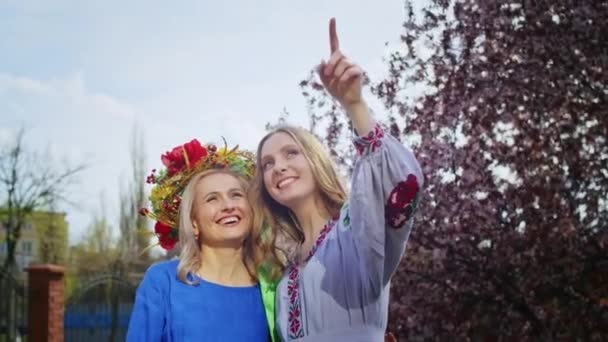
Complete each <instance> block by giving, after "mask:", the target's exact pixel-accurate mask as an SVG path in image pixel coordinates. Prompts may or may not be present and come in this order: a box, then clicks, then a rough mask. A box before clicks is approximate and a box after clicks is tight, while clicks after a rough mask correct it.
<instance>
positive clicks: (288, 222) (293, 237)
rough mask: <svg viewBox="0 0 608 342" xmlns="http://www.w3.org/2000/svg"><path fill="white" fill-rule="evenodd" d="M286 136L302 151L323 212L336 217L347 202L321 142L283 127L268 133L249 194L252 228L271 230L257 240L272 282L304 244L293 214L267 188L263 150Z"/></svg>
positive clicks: (344, 192)
mask: <svg viewBox="0 0 608 342" xmlns="http://www.w3.org/2000/svg"><path fill="white" fill-rule="evenodd" d="M276 133H285V134H287V135H289V136H290V137H291V138H292V139H293V140H294V141H295V143H296V145H297V146H298V147H299V149H300V151H301V153H302V154H303V156H304V158H306V161H307V162H308V165H310V169H311V171H312V175H313V178H314V181H315V183H316V188H317V190H318V195H319V198H320V199H321V201H322V203H321V205H323V206H324V208H323V209H325V210H327V212H328V213H329V214H330V215H331V216H332V217H336V216H338V215H339V213H340V209H341V208H342V206H343V205H344V202H345V201H346V191H345V190H344V186H343V185H342V182H341V181H340V177H339V176H338V172H337V170H336V167H335V166H334V164H333V163H332V161H331V159H330V157H329V154H328V153H327V150H326V149H325V147H324V146H323V145H322V144H321V142H319V140H318V139H317V138H316V137H315V136H314V135H312V134H311V133H310V132H308V131H307V130H305V129H303V128H299V127H292V126H281V127H279V128H276V129H274V130H273V131H271V132H270V133H268V134H267V135H266V136H265V137H264V138H263V139H262V140H261V141H260V143H259V144H258V148H257V156H256V158H257V162H256V170H255V175H254V179H253V181H252V183H251V189H250V192H249V196H250V203H251V207H252V208H253V212H254V219H253V222H254V223H253V225H254V226H258V227H262V226H265V227H268V228H269V229H266V230H265V231H263V236H261V237H260V238H257V239H256V240H258V241H259V245H260V249H261V253H262V254H263V255H264V256H265V258H266V262H268V263H269V264H268V265H269V266H270V267H271V269H270V276H271V278H273V279H276V278H277V277H280V275H281V273H282V271H283V268H284V267H285V264H286V261H288V260H293V258H294V257H295V255H296V254H297V253H298V251H299V250H300V248H301V246H302V243H303V242H304V232H303V231H302V228H301V227H300V225H299V224H298V222H297V219H296V217H295V215H294V214H293V213H292V212H291V210H290V209H289V208H287V207H285V206H283V205H281V204H279V203H278V202H277V201H275V200H274V199H273V198H272V197H271V196H270V194H269V193H268V191H267V190H266V186H265V185H264V166H263V165H262V161H261V158H262V148H263V147H264V144H265V143H266V141H267V140H268V138H270V137H271V136H272V135H274V134H276Z"/></svg>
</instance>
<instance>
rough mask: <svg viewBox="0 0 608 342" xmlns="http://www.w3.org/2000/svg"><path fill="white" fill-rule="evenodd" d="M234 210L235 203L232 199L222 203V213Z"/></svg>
mask: <svg viewBox="0 0 608 342" xmlns="http://www.w3.org/2000/svg"><path fill="white" fill-rule="evenodd" d="M235 208H236V204H235V201H234V200H233V199H230V198H227V199H225V200H223V201H222V211H224V212H231V211H233V210H234V209H235Z"/></svg>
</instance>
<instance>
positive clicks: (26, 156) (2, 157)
mask: <svg viewBox="0 0 608 342" xmlns="http://www.w3.org/2000/svg"><path fill="white" fill-rule="evenodd" d="M24 137H25V129H20V130H19V132H18V133H17V136H16V138H15V140H14V142H13V143H11V144H9V145H8V146H5V147H4V148H2V150H1V151H0V196H2V197H0V203H2V204H1V208H2V209H1V210H2V218H3V219H4V222H3V226H4V229H5V230H6V244H7V256H6V259H5V260H4V265H3V267H4V268H5V269H8V270H11V271H14V266H15V250H16V246H17V243H18V242H19V238H20V237H21V229H22V227H23V226H24V224H25V222H26V219H27V217H28V215H30V214H32V213H33V212H34V211H36V210H41V209H48V208H49V206H50V204H51V203H56V204H58V203H61V202H65V203H69V200H68V196H69V193H70V192H69V190H70V186H71V185H72V184H73V182H74V181H75V177H76V175H77V174H78V173H79V172H81V171H82V170H83V169H84V168H85V166H84V165H77V166H74V167H71V166H66V165H64V166H56V165H55V164H54V163H53V161H52V160H49V159H48V158H47V157H45V156H42V155H39V154H37V153H36V152H34V151H31V150H29V149H28V148H27V147H26V146H25V144H24Z"/></svg>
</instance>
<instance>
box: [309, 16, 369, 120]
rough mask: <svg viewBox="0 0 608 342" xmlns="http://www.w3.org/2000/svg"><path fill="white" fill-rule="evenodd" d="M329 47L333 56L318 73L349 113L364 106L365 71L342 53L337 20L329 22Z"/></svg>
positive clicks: (322, 62) (326, 86) (323, 64)
mask: <svg viewBox="0 0 608 342" xmlns="http://www.w3.org/2000/svg"><path fill="white" fill-rule="evenodd" d="M329 46H330V51H331V56H330V58H329V61H327V63H326V62H325V61H321V64H320V65H319V68H318V72H319V77H320V78H321V82H322V83H323V85H324V86H325V89H327V91H328V92H329V93H330V94H331V96H333V97H334V98H335V99H336V100H337V101H338V102H340V104H341V105H342V107H344V108H345V109H346V110H347V111H348V110H349V109H350V108H355V107H357V106H361V105H362V104H363V98H362V97H361V79H362V76H363V71H362V70H361V68H360V67H359V66H358V65H356V64H354V63H353V62H351V61H350V60H349V59H348V58H347V57H346V56H344V54H342V51H340V43H339V41H338V34H337V33H336V19H334V18H331V20H330V21H329Z"/></svg>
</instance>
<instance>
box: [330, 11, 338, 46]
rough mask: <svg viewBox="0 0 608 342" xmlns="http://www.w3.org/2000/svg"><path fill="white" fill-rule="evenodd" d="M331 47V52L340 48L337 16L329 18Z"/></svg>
mask: <svg viewBox="0 0 608 342" xmlns="http://www.w3.org/2000/svg"><path fill="white" fill-rule="evenodd" d="M329 47H330V50H331V53H334V52H336V51H337V50H340V42H339V41H338V34H337V33H336V18H331V19H330V20H329Z"/></svg>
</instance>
